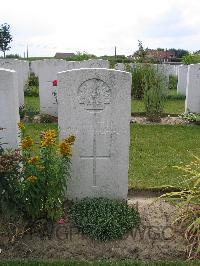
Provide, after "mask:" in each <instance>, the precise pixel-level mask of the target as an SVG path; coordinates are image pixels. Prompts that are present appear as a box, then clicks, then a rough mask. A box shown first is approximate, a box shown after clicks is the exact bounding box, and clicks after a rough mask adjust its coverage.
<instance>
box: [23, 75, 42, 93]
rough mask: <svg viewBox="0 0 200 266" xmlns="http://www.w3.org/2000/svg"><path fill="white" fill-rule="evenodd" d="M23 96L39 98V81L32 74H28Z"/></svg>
mask: <svg viewBox="0 0 200 266" xmlns="http://www.w3.org/2000/svg"><path fill="white" fill-rule="evenodd" d="M24 95H25V96H32V97H38V96H39V80H38V77H37V76H36V75H35V74H34V73H30V76H29V78H28V80H27V82H26V86H25V91H24Z"/></svg>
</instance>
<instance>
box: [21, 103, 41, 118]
mask: <svg viewBox="0 0 200 266" xmlns="http://www.w3.org/2000/svg"><path fill="white" fill-rule="evenodd" d="M38 114H39V111H37V110H36V109H35V108H32V107H28V108H26V107H25V106H24V105H22V106H20V108H19V115H20V119H25V118H26V121H27V122H32V121H33V118H34V116H35V115H38Z"/></svg>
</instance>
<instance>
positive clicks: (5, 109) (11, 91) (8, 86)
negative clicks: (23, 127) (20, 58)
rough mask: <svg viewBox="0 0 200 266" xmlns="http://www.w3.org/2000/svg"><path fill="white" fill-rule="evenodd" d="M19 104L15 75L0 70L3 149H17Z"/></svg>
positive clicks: (8, 71)
mask: <svg viewBox="0 0 200 266" xmlns="http://www.w3.org/2000/svg"><path fill="white" fill-rule="evenodd" d="M18 122H19V102H18V87H17V73H16V72H15V71H14V70H9V69H3V68H0V142H2V143H5V144H4V145H3V147H4V148H13V149H15V148H18V146H19V132H18V127H17V123H18Z"/></svg>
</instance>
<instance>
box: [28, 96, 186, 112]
mask: <svg viewBox="0 0 200 266" xmlns="http://www.w3.org/2000/svg"><path fill="white" fill-rule="evenodd" d="M25 106H26V107H29V108H30V109H33V110H35V111H39V109H40V103H39V97H30V96H26V97H25ZM184 109H185V101H184V100H167V101H166V104H165V108H164V112H165V113H167V114H177V115H178V114H181V113H183V112H184ZM131 112H132V113H141V112H145V108H144V103H143V101H142V100H134V99H133V100H132V103H131Z"/></svg>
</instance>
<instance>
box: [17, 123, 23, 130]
mask: <svg viewBox="0 0 200 266" xmlns="http://www.w3.org/2000/svg"><path fill="white" fill-rule="evenodd" d="M17 125H18V128H19V129H21V130H23V129H25V125H24V123H22V122H19V123H17Z"/></svg>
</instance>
